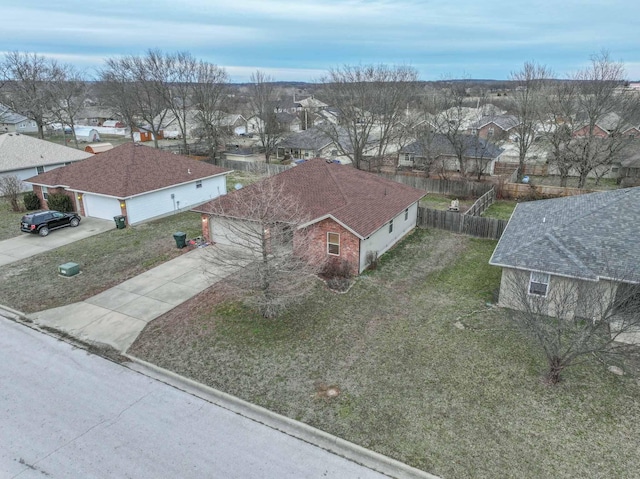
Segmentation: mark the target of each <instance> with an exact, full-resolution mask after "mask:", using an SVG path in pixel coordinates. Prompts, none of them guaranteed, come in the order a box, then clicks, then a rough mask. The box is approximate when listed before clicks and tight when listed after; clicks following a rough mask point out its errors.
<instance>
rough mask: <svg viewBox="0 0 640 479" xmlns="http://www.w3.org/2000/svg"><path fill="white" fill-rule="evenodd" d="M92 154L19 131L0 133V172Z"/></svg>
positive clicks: (72, 160) (77, 158)
mask: <svg viewBox="0 0 640 479" xmlns="http://www.w3.org/2000/svg"><path fill="white" fill-rule="evenodd" d="M91 156H93V155H92V154H91V153H87V152H85V151H82V150H77V149H75V148H70V147H68V146H63V145H59V144H56V143H52V142H50V141H46V140H39V139H37V138H33V137H31V136H28V135H21V134H19V133H4V134H2V135H0V172H7V171H16V170H22V169H26V168H35V167H37V166H50V165H58V164H60V163H68V162H74V161H79V160H84V159H85V158H89V157H91Z"/></svg>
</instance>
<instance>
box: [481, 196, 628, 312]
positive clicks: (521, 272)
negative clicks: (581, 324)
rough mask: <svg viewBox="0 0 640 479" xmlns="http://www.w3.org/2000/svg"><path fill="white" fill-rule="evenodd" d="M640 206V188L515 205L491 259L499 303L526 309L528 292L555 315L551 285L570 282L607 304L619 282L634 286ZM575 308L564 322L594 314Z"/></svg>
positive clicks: (578, 302)
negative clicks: (499, 273) (498, 270)
mask: <svg viewBox="0 0 640 479" xmlns="http://www.w3.org/2000/svg"><path fill="white" fill-rule="evenodd" d="M638 205H640V188H625V189H618V190H611V191H606V192H598V193H590V194H585V195H579V196H569V197H563V198H556V199H550V200H541V201H530V202H525V203H519V204H518V205H517V207H516V209H515V210H514V212H513V214H512V216H511V219H510V220H509V223H508V225H507V227H506V229H505V231H504V233H503V235H502V237H501V238H500V241H499V242H498V245H497V246H496V249H495V251H494V252H493V255H492V256H491V259H490V261H489V263H490V264H492V265H494V266H499V267H501V268H502V281H501V285H500V299H499V305H500V306H503V307H507V308H511V309H517V310H522V309H525V308H526V307H527V305H526V304H523V303H522V297H523V295H522V294H521V293H522V292H524V291H526V293H527V294H528V295H529V296H531V297H534V296H535V297H538V298H545V301H546V302H547V304H545V307H546V308H547V314H548V315H549V316H557V313H556V307H557V305H554V303H553V301H552V300H551V298H552V297H553V295H552V294H551V293H552V291H553V290H554V288H564V287H565V286H567V285H571V286H574V287H575V288H574V291H575V292H576V293H575V294H585V295H597V296H596V297H598V298H602V301H600V302H601V303H602V304H608V303H612V301H611V300H612V299H613V295H615V294H617V293H618V291H619V288H621V287H622V285H623V284H633V285H637V284H639V283H640V242H639V241H638V238H639V237H640V209H639V208H638ZM514 288H515V289H514ZM635 301H639V302H640V296H636V297H635ZM575 304H577V305H578V306H577V310H572V311H568V312H565V315H567V316H569V319H570V318H572V317H583V318H594V317H595V316H596V314H595V312H594V311H589V310H583V307H581V306H580V305H592V304H593V301H586V300H585V301H581V300H580V298H578V300H577V301H575Z"/></svg>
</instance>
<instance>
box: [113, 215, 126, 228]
mask: <svg viewBox="0 0 640 479" xmlns="http://www.w3.org/2000/svg"><path fill="white" fill-rule="evenodd" d="M113 221H115V222H116V228H118V229H119V230H121V229H123V228H124V227H125V226H126V225H127V217H126V216H122V215H118V216H114V217H113Z"/></svg>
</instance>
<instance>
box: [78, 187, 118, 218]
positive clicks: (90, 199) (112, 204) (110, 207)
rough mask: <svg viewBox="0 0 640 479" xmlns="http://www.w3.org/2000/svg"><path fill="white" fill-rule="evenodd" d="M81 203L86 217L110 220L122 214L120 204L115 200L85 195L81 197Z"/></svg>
mask: <svg viewBox="0 0 640 479" xmlns="http://www.w3.org/2000/svg"><path fill="white" fill-rule="evenodd" d="M82 202H83V204H84V213H85V215H86V216H91V217H93V218H102V219H105V220H112V219H113V217H114V216H118V215H120V214H122V212H121V210H120V202H119V201H118V200H117V199H116V198H110V197H108V196H98V195H92V194H89V193H85V194H84V195H82Z"/></svg>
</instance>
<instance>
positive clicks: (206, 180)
mask: <svg viewBox="0 0 640 479" xmlns="http://www.w3.org/2000/svg"><path fill="white" fill-rule="evenodd" d="M230 172H231V170H229V169H226V168H220V167H218V166H214V165H210V164H208V163H204V162H202V161H197V160H194V159H192V158H189V157H186V156H180V155H174V154H173V153H169V152H167V151H162V150H158V149H156V148H151V147H148V146H144V145H140V144H137V143H125V144H123V145H120V146H118V147H116V148H113V149H111V150H109V151H106V152H104V153H101V154H100V155H95V156H93V157H91V158H89V159H87V160H84V161H81V162H78V163H74V164H72V165H69V166H65V167H62V168H57V169H55V170H52V171H48V172H45V173H43V174H40V175H37V176H33V177H31V178H28V179H26V180H25V181H26V182H28V183H31V184H32V185H33V190H34V191H35V192H36V194H37V195H38V196H39V197H40V201H41V203H42V205H44V207H45V208H46V207H47V206H46V205H47V202H46V200H47V198H48V195H49V194H50V193H53V192H56V193H60V192H62V193H65V194H67V195H68V196H70V197H71V199H72V201H73V204H74V205H75V207H76V211H77V212H79V213H80V214H81V215H83V216H91V217H95V218H103V219H113V217H114V216H119V215H124V216H126V217H127V223H129V224H136V223H140V222H143V221H147V220H149V219H152V218H159V217H161V216H166V215H168V214H171V213H176V212H178V211H183V210H187V209H190V208H193V207H194V206H196V205H199V204H201V203H205V202H207V201H210V200H212V199H214V198H217V197H218V196H220V195H224V194H226V192H227V183H226V175H227V174H228V173H230Z"/></svg>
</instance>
